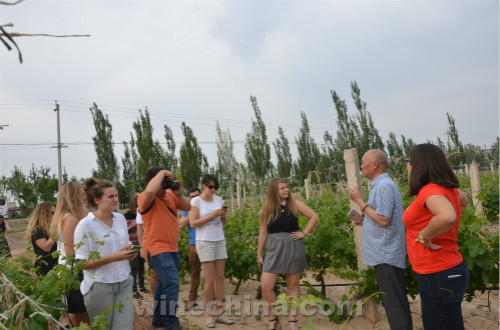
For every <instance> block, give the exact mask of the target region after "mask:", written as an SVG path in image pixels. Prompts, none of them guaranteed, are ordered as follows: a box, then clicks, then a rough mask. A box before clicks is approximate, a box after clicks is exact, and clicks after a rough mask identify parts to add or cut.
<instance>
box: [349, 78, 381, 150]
mask: <svg viewBox="0 0 500 330" xmlns="http://www.w3.org/2000/svg"><path fill="white" fill-rule="evenodd" d="M351 96H352V98H353V100H354V104H355V105H356V109H357V110H358V113H357V114H356V116H355V118H356V121H357V123H358V127H359V131H358V132H357V133H358V135H357V136H359V138H358V141H357V148H358V152H360V154H361V155H363V154H364V153H365V152H367V151H368V150H370V149H380V150H384V142H383V141H382V138H381V137H380V135H379V133H378V130H377V129H376V128H375V124H374V123H373V120H372V116H371V114H370V112H368V110H366V102H364V101H362V100H361V90H360V89H359V87H358V84H357V82H356V81H352V82H351Z"/></svg>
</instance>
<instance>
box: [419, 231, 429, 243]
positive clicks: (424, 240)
mask: <svg viewBox="0 0 500 330" xmlns="http://www.w3.org/2000/svg"><path fill="white" fill-rule="evenodd" d="M417 241H418V242H420V243H422V244H424V243H425V242H427V241H428V239H425V238H424V237H423V236H422V234H420V233H418V238H417Z"/></svg>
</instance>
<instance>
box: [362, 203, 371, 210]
mask: <svg viewBox="0 0 500 330" xmlns="http://www.w3.org/2000/svg"><path fill="white" fill-rule="evenodd" d="M368 206H370V204H368V203H366V205H365V206H363V208H362V209H361V212H365V210H366V208H367V207H368Z"/></svg>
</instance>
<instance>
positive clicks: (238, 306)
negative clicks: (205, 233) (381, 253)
mask: <svg viewBox="0 0 500 330" xmlns="http://www.w3.org/2000/svg"><path fill="white" fill-rule="evenodd" d="M9 224H10V225H11V227H12V232H11V233H7V238H8V241H9V245H10V248H11V250H12V254H13V255H14V256H17V255H20V254H22V253H24V251H25V248H26V241H25V240H24V232H23V231H21V230H22V228H23V227H24V228H25V226H26V221H24V220H10V221H9ZM202 275H203V274H202ZM307 280H308V281H309V282H310V283H312V284H314V280H313V279H312V278H311V277H310V276H308V278H307ZM188 281H189V277H188V278H186V282H188ZM326 283H346V281H344V280H342V279H339V278H337V277H336V276H334V275H333V274H332V275H328V277H327V278H326ZM258 286H259V283H257V282H255V281H248V282H246V283H244V284H243V285H242V287H241V288H240V291H239V292H238V295H231V294H232V291H233V290H234V288H235V285H234V283H231V281H229V280H227V281H226V286H225V295H229V296H230V297H227V298H226V300H230V301H231V302H232V303H233V306H234V307H233V308H232V312H231V313H232V316H231V317H233V318H234V319H235V320H236V323H235V324H234V325H224V324H217V325H216V328H217V329H232V330H243V329H267V328H268V323H267V317H261V316H260V315H257V314H256V313H254V311H253V309H254V307H253V306H254V305H253V303H254V302H256V301H257V299H256V293H257V287H258ZM188 291H189V283H186V284H182V285H181V288H180V294H179V298H180V301H181V302H183V303H186V301H187V296H188ZM302 293H303V294H304V293H305V289H303V288H302ZM344 294H347V295H348V296H350V295H349V287H342V286H341V287H329V288H327V297H328V298H329V299H330V300H332V301H333V302H336V303H337V302H340V301H341V298H342V296H343V295H344ZM143 296H144V299H142V300H135V301H134V303H135V306H136V308H135V311H136V315H135V319H134V329H151V328H152V327H151V319H152V313H151V309H150V308H148V307H149V306H152V300H153V297H152V296H151V294H143ZM199 299H200V300H201V301H203V291H202V290H201V289H200V290H199ZM409 301H410V308H411V312H412V316H413V326H414V328H415V329H423V327H422V318H421V313H420V299H419V297H418V296H417V297H416V299H415V300H412V299H411V298H409ZM498 305H499V292H498V291H489V292H488V291H487V292H485V293H484V294H481V293H480V292H477V294H476V299H474V300H472V302H470V303H468V302H464V303H463V304H462V310H463V314H464V320H465V328H466V329H488V330H490V329H491V330H497V329H499V306H498ZM379 312H380V317H381V318H380V320H379V321H378V322H376V323H375V324H373V323H371V322H370V321H369V320H368V319H366V318H364V317H363V316H362V315H355V316H354V317H353V318H352V319H351V320H350V321H349V322H348V323H347V325H346V326H345V327H344V328H343V329H345V330H350V329H389V326H388V322H387V318H386V316H385V311H384V308H383V307H382V306H379ZM178 314H179V317H180V318H181V325H182V326H183V327H184V328H185V329H188V328H189V326H191V329H206V325H205V321H206V320H205V316H204V315H203V312H202V311H198V312H194V313H189V312H185V311H184V309H181V308H179V310H178ZM311 320H312V322H313V324H314V328H315V329H332V330H335V329H342V325H343V323H341V324H335V323H333V322H330V321H329V319H328V316H323V315H321V314H320V313H316V314H315V315H313V316H311ZM281 321H282V322H283V323H284V327H283V329H287V328H288V322H287V318H286V317H281ZM299 326H301V327H304V328H307V327H310V326H309V324H308V320H307V318H306V317H305V316H299Z"/></svg>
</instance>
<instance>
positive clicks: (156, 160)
mask: <svg viewBox="0 0 500 330" xmlns="http://www.w3.org/2000/svg"><path fill="white" fill-rule="evenodd" d="M132 127H133V128H134V131H135V146H136V149H137V154H138V161H137V164H138V171H139V176H140V177H141V179H142V178H143V177H144V174H145V173H146V171H147V170H148V168H150V167H152V166H163V167H165V168H166V169H168V170H174V169H172V168H169V167H168V165H169V164H168V162H167V159H168V157H166V153H165V151H164V150H163V148H162V147H161V145H160V142H159V141H158V140H155V139H154V138H153V131H154V130H153V125H152V124H151V118H150V116H149V111H148V108H147V107H146V109H145V110H144V113H143V112H142V110H139V118H138V119H137V121H136V122H134V123H133V124H132ZM131 155H132V156H133V154H131ZM132 159H133V157H132ZM144 184H145V183H144V181H142V184H141V186H143V185H144Z"/></svg>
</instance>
